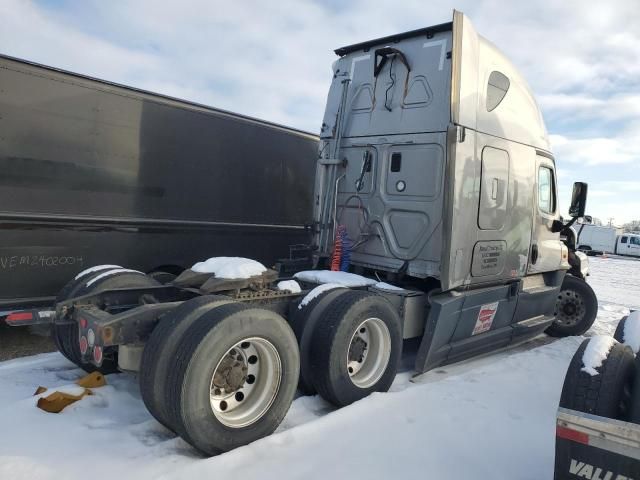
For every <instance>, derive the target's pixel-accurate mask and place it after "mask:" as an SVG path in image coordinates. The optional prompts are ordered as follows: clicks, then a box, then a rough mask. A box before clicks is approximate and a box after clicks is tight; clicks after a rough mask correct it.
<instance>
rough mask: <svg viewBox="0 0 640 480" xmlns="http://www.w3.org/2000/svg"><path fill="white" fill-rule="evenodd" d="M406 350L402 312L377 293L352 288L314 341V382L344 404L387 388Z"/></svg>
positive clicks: (328, 311) (325, 319)
mask: <svg viewBox="0 0 640 480" xmlns="http://www.w3.org/2000/svg"><path fill="white" fill-rule="evenodd" d="M401 353H402V326H401V321H400V317H399V316H398V313H397V312H396V311H395V310H394V308H393V307H392V306H391V304H390V303H389V302H388V301H387V300H385V299H384V298H382V297H381V296H379V295H375V294H373V293H370V292H364V291H356V290H352V291H349V292H346V293H344V294H343V295H340V296H339V297H338V298H336V299H335V300H334V301H333V302H332V303H331V304H330V305H329V306H328V307H327V308H326V309H325V310H324V311H323V314H322V316H321V318H320V319H319V321H318V322H317V324H316V326H315V328H314V330H313V337H312V340H311V352H310V358H311V366H312V375H311V381H312V383H313V385H314V387H315V388H316V390H317V391H318V393H319V394H320V395H322V397H324V398H325V399H326V400H328V401H330V402H331V403H333V404H335V405H338V406H343V405H348V404H350V403H353V402H355V401H356V400H360V399H361V398H364V397H366V396H367V395H369V394H370V393H371V392H385V391H387V390H388V389H389V387H390V386H391V383H392V382H393V379H394V378H395V375H396V372H397V369H398V364H399V362H400V356H401Z"/></svg>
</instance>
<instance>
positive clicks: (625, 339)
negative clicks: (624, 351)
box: [622, 311, 640, 354]
mask: <svg viewBox="0 0 640 480" xmlns="http://www.w3.org/2000/svg"><path fill="white" fill-rule="evenodd" d="M622 343H624V344H625V345H628V346H629V347H631V350H633V353H634V354H637V353H638V351H640V311H635V312H631V313H630V314H629V316H628V317H627V320H626V321H625V322H624V332H623V334H622Z"/></svg>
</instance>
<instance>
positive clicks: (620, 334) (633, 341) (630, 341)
mask: <svg viewBox="0 0 640 480" xmlns="http://www.w3.org/2000/svg"><path fill="white" fill-rule="evenodd" d="M629 321H632V322H640V317H635V316H632V317H631V320H629V315H625V316H624V317H622V318H621V319H620V321H619V322H618V326H617V327H616V331H615V333H614V334H613V338H615V339H616V340H617V341H618V342H620V343H624V344H626V345H629V346H630V347H631V349H632V350H633V353H634V354H635V355H637V354H638V351H637V350H636V349H637V347H638V345H640V339H639V338H625V336H624V328H625V325H626V324H627V322H629Z"/></svg>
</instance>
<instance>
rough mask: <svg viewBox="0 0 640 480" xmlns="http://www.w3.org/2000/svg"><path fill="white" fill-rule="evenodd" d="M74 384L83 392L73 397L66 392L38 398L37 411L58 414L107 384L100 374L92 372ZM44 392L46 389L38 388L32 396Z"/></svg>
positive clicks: (57, 392)
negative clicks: (93, 389) (93, 390)
mask: <svg viewBox="0 0 640 480" xmlns="http://www.w3.org/2000/svg"><path fill="white" fill-rule="evenodd" d="M76 384H77V385H78V386H80V387H83V388H84V390H83V391H82V392H81V393H79V394H78V395H74V394H71V393H68V392H59V391H55V392H53V393H51V394H49V395H47V396H46V397H42V398H39V399H38V403H37V404H36V406H37V407H38V408H39V409H41V410H44V411H45V412H49V413H60V412H61V411H62V410H64V408H65V407H67V406H69V405H71V404H72V403H75V402H77V401H78V400H81V399H83V398H84V397H86V396H87V395H93V392H92V391H91V390H90V389H91V388H98V387H103V386H105V385H106V384H107V380H106V379H105V378H104V375H102V374H101V373H100V372H93V373H90V374H88V375H85V376H84V377H82V378H80V379H78V380H77V381H76ZM46 391H47V388H46V387H42V386H40V387H38V388H37V389H36V391H35V393H34V395H40V394H41V393H44V392H46Z"/></svg>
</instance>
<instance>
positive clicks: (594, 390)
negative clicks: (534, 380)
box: [560, 339, 635, 420]
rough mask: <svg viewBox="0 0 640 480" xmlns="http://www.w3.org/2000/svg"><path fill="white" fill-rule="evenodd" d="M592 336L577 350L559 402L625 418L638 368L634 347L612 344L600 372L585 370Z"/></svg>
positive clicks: (606, 415) (586, 411)
mask: <svg viewBox="0 0 640 480" xmlns="http://www.w3.org/2000/svg"><path fill="white" fill-rule="evenodd" d="M591 340H592V339H586V340H584V341H583V342H582V344H581V345H580V348H578V350H577V351H576V353H575V354H574V356H573V358H572V359H571V363H570V364H569V368H568V369H567V374H566V376H565V380H564V385H563V387H562V395H561V397H560V406H561V407H564V408H570V409H573V410H578V411H580V412H585V413H590V414H593V415H600V416H603V417H608V418H617V419H621V420H626V419H627V418H628V417H629V409H630V405H631V388H632V382H633V376H634V372H635V366H634V357H633V353H632V352H631V349H630V348H629V347H627V346H625V345H622V344H620V343H616V344H615V345H613V347H612V348H611V350H610V351H609V353H608V355H607V357H606V358H605V359H604V361H603V362H602V365H601V366H600V367H598V368H597V369H596V371H597V372H598V374H597V375H591V374H589V373H587V372H585V371H583V366H584V365H583V355H584V351H585V350H586V348H587V345H588V344H589V342H590V341H591Z"/></svg>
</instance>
